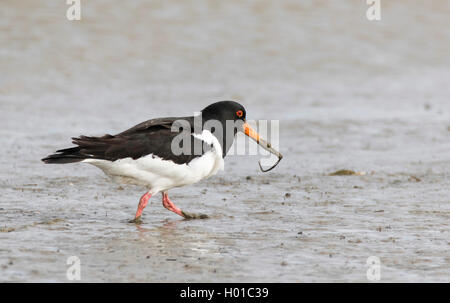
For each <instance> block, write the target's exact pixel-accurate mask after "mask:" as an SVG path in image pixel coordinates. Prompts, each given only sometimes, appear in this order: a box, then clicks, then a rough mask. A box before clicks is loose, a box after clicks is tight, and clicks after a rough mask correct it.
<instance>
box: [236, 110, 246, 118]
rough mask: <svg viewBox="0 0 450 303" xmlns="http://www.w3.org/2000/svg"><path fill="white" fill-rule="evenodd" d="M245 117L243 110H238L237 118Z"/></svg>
mask: <svg viewBox="0 0 450 303" xmlns="http://www.w3.org/2000/svg"><path fill="white" fill-rule="evenodd" d="M243 115H244V112H243V111H241V110H238V111H237V112H236V116H238V117H239V118H242V116H243Z"/></svg>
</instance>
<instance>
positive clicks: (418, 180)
mask: <svg viewBox="0 0 450 303" xmlns="http://www.w3.org/2000/svg"><path fill="white" fill-rule="evenodd" d="M408 180H409V181H410V182H420V181H422V180H421V179H419V178H417V177H416V176H411V177H409V179H408Z"/></svg>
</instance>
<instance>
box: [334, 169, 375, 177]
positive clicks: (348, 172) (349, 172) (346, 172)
mask: <svg viewBox="0 0 450 303" xmlns="http://www.w3.org/2000/svg"><path fill="white" fill-rule="evenodd" d="M365 174H366V173H365V172H363V171H357V172H355V171H353V170H349V169H340V170H337V171H335V172H334V173H331V174H329V176H353V175H356V176H364V175H365Z"/></svg>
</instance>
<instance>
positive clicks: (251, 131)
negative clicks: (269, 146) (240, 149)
mask: <svg viewBox="0 0 450 303" xmlns="http://www.w3.org/2000/svg"><path fill="white" fill-rule="evenodd" d="M242 128H243V129H244V134H246V135H247V136H249V137H250V138H252V139H253V140H255V141H256V143H258V144H259V139H260V137H259V134H258V133H257V132H256V131H255V130H254V129H253V128H251V127H250V125H248V123H247V122H245V123H244V125H243V126H242Z"/></svg>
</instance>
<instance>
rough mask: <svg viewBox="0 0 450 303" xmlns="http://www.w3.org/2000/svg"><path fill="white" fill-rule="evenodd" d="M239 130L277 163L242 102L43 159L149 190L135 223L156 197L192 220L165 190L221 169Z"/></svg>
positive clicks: (85, 140) (81, 140)
mask: <svg viewBox="0 0 450 303" xmlns="http://www.w3.org/2000/svg"><path fill="white" fill-rule="evenodd" d="M238 131H242V132H243V133H244V134H246V135H247V136H249V137H250V138H252V139H254V140H255V141H256V142H257V143H258V144H259V145H261V146H262V147H263V148H264V149H266V150H268V151H270V152H271V153H273V154H275V155H277V156H278V159H279V160H281V158H282V155H281V154H280V153H279V152H278V151H276V150H275V149H273V148H272V147H271V146H270V143H267V142H266V141H264V140H263V139H262V138H260V136H259V135H258V133H257V132H256V131H254V130H253V129H252V128H251V127H250V126H249V125H248V124H247V123H246V111H245V108H244V107H243V106H242V105H241V104H239V103H237V102H234V101H220V102H216V103H213V104H211V105H209V106H207V107H206V108H204V109H203V110H202V111H201V114H200V115H198V116H190V117H168V118H156V119H151V120H148V121H145V122H143V123H140V124H138V125H136V126H134V127H132V128H130V129H128V130H126V131H124V132H121V133H119V134H117V135H104V136H102V137H87V136H80V137H78V138H72V140H73V141H72V143H73V144H75V145H77V146H76V147H71V148H67V149H62V150H58V151H57V152H56V153H55V154H53V155H50V156H48V157H46V158H44V159H42V161H44V162H45V163H51V164H65V163H74V162H84V163H89V164H92V165H94V166H96V167H98V168H100V169H102V170H103V172H104V173H105V174H106V175H108V176H110V177H111V178H112V179H113V180H115V181H117V182H119V183H125V184H135V185H141V186H145V187H146V188H147V189H148V192H147V193H146V194H144V195H143V196H142V197H141V199H140V201H139V205H138V208H137V211H136V215H135V218H134V220H132V222H136V223H137V222H140V218H141V215H142V211H143V210H144V208H145V206H146V205H147V203H148V200H149V199H150V197H151V196H153V195H156V194H157V193H162V202H163V206H164V207H165V208H167V209H168V210H170V211H173V212H174V213H176V214H178V215H180V216H182V217H185V218H195V217H198V216H197V215H195V214H191V213H188V212H185V211H182V210H181V209H179V208H178V207H177V206H175V204H174V203H173V202H172V201H170V199H169V196H168V193H167V192H168V190H170V189H171V188H174V187H180V186H185V185H190V184H193V183H196V182H198V181H200V180H202V179H204V178H208V177H210V176H212V175H215V174H216V173H217V172H218V171H219V170H222V169H224V160H223V159H224V157H225V155H226V154H227V152H228V150H229V149H230V147H231V145H232V144H233V141H234V137H235V135H236V133H237V132H238ZM279 160H278V162H279ZM278 162H277V163H276V164H278ZM276 164H275V165H276ZM275 165H274V166H273V167H275ZM273 167H272V168H273ZM261 169H262V168H261ZM202 216H204V215H202Z"/></svg>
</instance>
